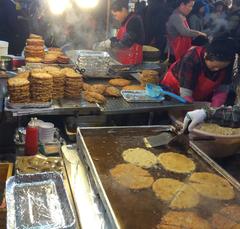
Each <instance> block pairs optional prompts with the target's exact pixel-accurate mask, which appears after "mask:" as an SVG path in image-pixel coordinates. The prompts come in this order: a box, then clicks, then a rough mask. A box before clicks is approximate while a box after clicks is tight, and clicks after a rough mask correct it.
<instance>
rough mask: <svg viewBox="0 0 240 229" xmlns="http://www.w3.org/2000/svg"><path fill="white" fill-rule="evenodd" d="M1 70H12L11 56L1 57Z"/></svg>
mask: <svg viewBox="0 0 240 229" xmlns="http://www.w3.org/2000/svg"><path fill="white" fill-rule="evenodd" d="M0 70H4V71H11V70H12V58H11V57H9V56H0Z"/></svg>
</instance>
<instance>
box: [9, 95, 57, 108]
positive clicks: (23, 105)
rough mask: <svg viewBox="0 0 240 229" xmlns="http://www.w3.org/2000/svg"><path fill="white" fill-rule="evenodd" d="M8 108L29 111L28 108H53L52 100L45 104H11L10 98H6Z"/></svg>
mask: <svg viewBox="0 0 240 229" xmlns="http://www.w3.org/2000/svg"><path fill="white" fill-rule="evenodd" d="M5 102H6V106H7V107H8V108H11V109H27V108H48V107H51V106H52V100H51V101H49V102H43V103H36V102H35V103H11V102H10V98H9V97H7V98H6V101H5Z"/></svg>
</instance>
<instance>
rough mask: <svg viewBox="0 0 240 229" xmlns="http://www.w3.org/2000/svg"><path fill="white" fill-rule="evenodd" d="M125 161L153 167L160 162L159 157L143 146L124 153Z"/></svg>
mask: <svg viewBox="0 0 240 229" xmlns="http://www.w3.org/2000/svg"><path fill="white" fill-rule="evenodd" d="M122 157H123V159H124V161H126V162H129V163H131V164H134V165H137V166H140V167H142V168H151V167H153V166H154V165H156V164H157V163H158V161H157V157H156V156H155V155H154V154H153V153H152V152H150V151H148V150H146V149H143V148H130V149H127V150H125V151H123V153H122Z"/></svg>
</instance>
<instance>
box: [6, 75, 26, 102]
mask: <svg viewBox="0 0 240 229" xmlns="http://www.w3.org/2000/svg"><path fill="white" fill-rule="evenodd" d="M29 85H30V83H29V81H28V80H27V79H24V78H17V77H16V78H12V79H9V80H8V92H9V95H10V102H11V103H28V102H29V101H30V92H29Z"/></svg>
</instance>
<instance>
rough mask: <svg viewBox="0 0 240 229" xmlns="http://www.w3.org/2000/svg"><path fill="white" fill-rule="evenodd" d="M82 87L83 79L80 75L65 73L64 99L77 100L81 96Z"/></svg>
mask: <svg viewBox="0 0 240 229" xmlns="http://www.w3.org/2000/svg"><path fill="white" fill-rule="evenodd" d="M82 85H83V79H82V75H81V74H79V73H77V72H71V71H67V72H66V73H65V90H64V94H65V97H67V98H79V97H80V96H81V89H82Z"/></svg>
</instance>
